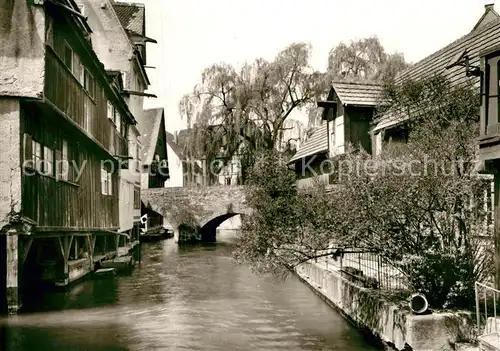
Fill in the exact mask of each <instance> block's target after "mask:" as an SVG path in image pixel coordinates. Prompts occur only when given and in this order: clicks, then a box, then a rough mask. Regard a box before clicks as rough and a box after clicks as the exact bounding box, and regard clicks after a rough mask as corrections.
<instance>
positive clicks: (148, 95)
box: [123, 90, 158, 98]
mask: <svg viewBox="0 0 500 351" xmlns="http://www.w3.org/2000/svg"><path fill="white" fill-rule="evenodd" d="M123 92H124V93H125V94H128V95H138V96H144V97H151V98H157V97H158V96H156V95H155V94H149V93H143V92H142V91H133V90H123Z"/></svg>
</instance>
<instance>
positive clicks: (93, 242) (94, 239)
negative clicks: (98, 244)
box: [90, 235, 97, 255]
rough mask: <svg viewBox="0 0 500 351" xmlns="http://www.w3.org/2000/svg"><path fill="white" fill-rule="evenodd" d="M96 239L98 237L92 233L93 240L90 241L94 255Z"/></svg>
mask: <svg viewBox="0 0 500 351" xmlns="http://www.w3.org/2000/svg"><path fill="white" fill-rule="evenodd" d="M96 239H97V237H96V236H95V235H92V239H91V242H90V248H91V250H92V255H93V254H94V250H95V241H96Z"/></svg>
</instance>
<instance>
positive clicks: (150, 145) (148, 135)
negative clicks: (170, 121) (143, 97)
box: [138, 107, 165, 165]
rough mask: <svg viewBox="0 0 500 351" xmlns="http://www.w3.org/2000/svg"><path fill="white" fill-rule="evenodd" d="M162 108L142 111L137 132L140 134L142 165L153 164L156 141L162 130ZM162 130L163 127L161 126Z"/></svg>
mask: <svg viewBox="0 0 500 351" xmlns="http://www.w3.org/2000/svg"><path fill="white" fill-rule="evenodd" d="M163 116H164V111H163V108H161V107H160V108H152V109H148V110H144V113H143V118H142V120H141V123H140V124H139V128H138V129H139V132H140V133H141V141H142V155H141V159H142V162H143V164H146V165H150V164H151V163H152V162H153V158H154V153H155V148H156V141H157V140H158V136H159V134H160V128H162V125H163V124H162V123H161V121H162V120H163ZM163 128H165V126H164V125H163Z"/></svg>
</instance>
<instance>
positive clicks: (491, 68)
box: [478, 46, 500, 289]
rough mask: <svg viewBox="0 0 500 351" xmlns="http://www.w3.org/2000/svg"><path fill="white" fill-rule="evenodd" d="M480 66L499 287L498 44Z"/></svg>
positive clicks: (483, 152)
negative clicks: (492, 191)
mask: <svg viewBox="0 0 500 351" xmlns="http://www.w3.org/2000/svg"><path fill="white" fill-rule="evenodd" d="M480 57H481V61H480V69H481V72H482V74H483V82H482V84H481V123H480V137H479V141H478V144H479V158H480V160H481V161H483V162H484V165H485V169H486V170H487V171H488V172H489V173H491V174H493V177H494V181H493V189H494V199H495V200H494V203H493V204H494V205H493V213H494V215H495V218H494V236H495V238H494V243H495V270H496V287H497V289H500V241H499V240H500V228H499V223H500V211H499V201H498V199H499V197H500V128H499V126H500V119H499V115H500V112H499V111H500V100H499V98H498V91H499V84H498V82H499V78H500V76H499V72H500V46H496V47H493V48H490V49H485V50H484V51H482V52H481V53H480Z"/></svg>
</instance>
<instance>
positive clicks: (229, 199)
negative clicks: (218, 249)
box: [141, 185, 252, 231]
mask: <svg viewBox="0 0 500 351" xmlns="http://www.w3.org/2000/svg"><path fill="white" fill-rule="evenodd" d="M141 199H142V201H143V203H144V204H145V205H146V206H148V207H150V208H151V209H152V210H153V211H156V212H158V213H160V214H161V215H163V216H164V217H165V218H166V219H167V221H168V222H169V223H170V224H171V225H172V226H173V227H174V230H176V231H177V230H178V228H179V226H180V225H182V224H185V223H182V221H183V219H185V217H186V214H188V215H189V216H191V217H192V218H194V220H195V222H196V225H197V227H198V228H199V229H200V230H202V229H203V228H205V227H206V226H215V228H216V227H217V226H218V225H219V224H220V223H222V222H221V221H224V220H225V219H228V218H230V217H231V216H234V215H236V214H247V215H248V214H251V212H252V211H251V209H250V208H249V207H248V206H247V203H246V199H245V192H244V186H241V185H239V186H237V185H228V186H222V185H220V186H209V187H175V188H153V189H143V190H141ZM210 230H212V228H210ZM213 230H215V229H213Z"/></svg>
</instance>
